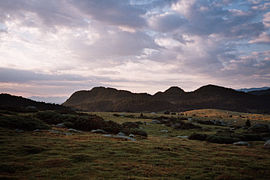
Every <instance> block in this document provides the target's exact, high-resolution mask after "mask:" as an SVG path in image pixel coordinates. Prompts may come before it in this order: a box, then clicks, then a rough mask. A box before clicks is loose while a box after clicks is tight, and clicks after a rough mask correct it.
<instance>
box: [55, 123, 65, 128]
mask: <svg viewBox="0 0 270 180" xmlns="http://www.w3.org/2000/svg"><path fill="white" fill-rule="evenodd" d="M55 127H58V128H66V126H65V123H59V124H56V125H55Z"/></svg>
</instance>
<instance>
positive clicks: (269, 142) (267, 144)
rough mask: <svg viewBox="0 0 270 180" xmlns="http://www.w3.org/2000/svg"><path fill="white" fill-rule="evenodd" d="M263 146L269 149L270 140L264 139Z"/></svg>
mask: <svg viewBox="0 0 270 180" xmlns="http://www.w3.org/2000/svg"><path fill="white" fill-rule="evenodd" d="M263 147H264V148H265V149H270V140H268V141H266V142H265V144H264V146H263Z"/></svg>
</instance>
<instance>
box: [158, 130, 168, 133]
mask: <svg viewBox="0 0 270 180" xmlns="http://www.w3.org/2000/svg"><path fill="white" fill-rule="evenodd" d="M160 132H162V133H168V132H169V131H168V130H167V129H163V130H160Z"/></svg>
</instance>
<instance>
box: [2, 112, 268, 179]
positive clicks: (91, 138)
mask: <svg viewBox="0 0 270 180" xmlns="http://www.w3.org/2000/svg"><path fill="white" fill-rule="evenodd" d="M95 114H97V115H99V116H102V117H103V118H104V119H105V120H113V121H115V122H118V123H123V122H125V121H142V122H150V121H151V119H136V118H123V117H115V116H113V113H95ZM136 115H137V114H136ZM149 115H151V114H149ZM141 127H142V128H143V130H145V131H146V132H147V133H148V138H147V139H138V140H137V141H125V140H120V139H114V138H108V137H104V136H102V135H100V134H94V133H90V132H84V133H80V134H73V135H70V136H66V135H59V134H53V133H50V132H48V131H42V132H31V131H30V132H24V133H16V132H14V130H9V129H5V128H1V129H0V146H1V148H0V159H1V161H0V179H1V178H2V179H4V178H13V179H269V177H270V153H269V150H267V149H263V142H252V143H251V144H252V145H251V146H250V147H239V146H234V145H232V144H214V143H208V142H204V141H196V140H188V139H182V138H177V137H176V136H178V135H190V134H192V133H193V132H199V133H208V134H213V133H215V132H216V131H217V130H219V128H222V127H215V126H206V125H204V126H203V127H204V128H208V130H207V131H205V130H174V129H172V128H170V127H167V126H163V125H160V124H151V123H149V124H147V125H142V126H141ZM164 129H166V130H168V131H169V132H168V133H162V132H161V130H164Z"/></svg>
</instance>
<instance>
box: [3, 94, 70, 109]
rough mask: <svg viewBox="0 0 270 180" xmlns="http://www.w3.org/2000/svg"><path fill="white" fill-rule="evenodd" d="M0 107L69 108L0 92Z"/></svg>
mask: <svg viewBox="0 0 270 180" xmlns="http://www.w3.org/2000/svg"><path fill="white" fill-rule="evenodd" d="M0 109H6V110H13V111H33V110H70V109H69V108H67V107H64V106H61V105H57V104H51V103H45V102H37V101H33V100H31V99H27V98H23V97H21V96H13V95H10V94H0Z"/></svg>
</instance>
